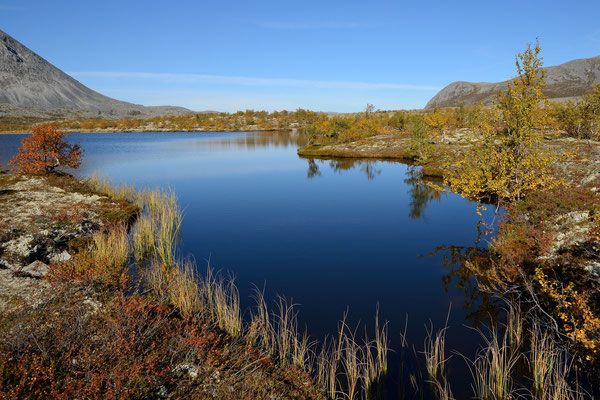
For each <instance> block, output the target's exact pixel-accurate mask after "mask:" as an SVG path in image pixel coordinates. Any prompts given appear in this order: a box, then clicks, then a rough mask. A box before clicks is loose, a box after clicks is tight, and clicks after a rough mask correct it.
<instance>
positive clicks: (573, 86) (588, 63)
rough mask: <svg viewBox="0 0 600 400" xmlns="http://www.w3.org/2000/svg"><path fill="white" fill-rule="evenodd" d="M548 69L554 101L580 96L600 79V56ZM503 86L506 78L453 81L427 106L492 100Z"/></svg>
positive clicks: (548, 91)
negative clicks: (501, 79) (502, 79)
mask: <svg viewBox="0 0 600 400" xmlns="http://www.w3.org/2000/svg"><path fill="white" fill-rule="evenodd" d="M544 69H545V70H546V71H547V72H548V74H547V76H546V88H545V89H544V94H545V95H546V96H548V98H549V99H550V100H552V101H564V100H570V99H576V98H578V97H580V96H581V95H583V94H584V93H585V92H587V91H588V90H590V89H591V88H592V86H593V85H594V84H595V83H600V56H596V57H592V58H582V59H579V60H573V61H569V62H566V63H564V64H561V65H556V66H553V67H547V68H544ZM499 90H506V81H504V82H498V83H487V82H477V83H472V82H453V83H451V84H449V85H448V86H446V87H445V88H443V89H442V90H440V91H439V92H438V94H436V95H435V96H434V97H433V98H432V99H431V100H429V102H428V103H427V105H426V106H425V108H435V107H458V106H460V104H461V103H463V104H465V105H471V104H476V103H483V104H492V102H493V101H494V96H495V93H496V92H497V91H499Z"/></svg>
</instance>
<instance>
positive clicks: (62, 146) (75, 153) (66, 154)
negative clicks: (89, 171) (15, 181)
mask: <svg viewBox="0 0 600 400" xmlns="http://www.w3.org/2000/svg"><path fill="white" fill-rule="evenodd" d="M31 133H32V134H31V136H29V137H26V138H24V139H23V140H22V142H21V145H22V147H21V148H19V153H18V154H17V155H16V156H15V157H13V159H12V160H10V161H9V164H10V165H14V166H16V167H17V168H18V169H19V171H20V172H22V173H26V174H42V173H50V172H53V171H54V170H55V169H56V168H57V167H59V166H66V167H71V168H78V167H79V164H80V163H81V153H82V149H81V147H80V146H79V145H78V144H76V145H71V144H69V143H67V142H65V141H64V139H65V136H66V135H65V134H64V133H62V132H60V131H59V130H58V127H57V126H56V125H52V124H44V125H38V126H36V127H34V128H33V129H32V130H31Z"/></svg>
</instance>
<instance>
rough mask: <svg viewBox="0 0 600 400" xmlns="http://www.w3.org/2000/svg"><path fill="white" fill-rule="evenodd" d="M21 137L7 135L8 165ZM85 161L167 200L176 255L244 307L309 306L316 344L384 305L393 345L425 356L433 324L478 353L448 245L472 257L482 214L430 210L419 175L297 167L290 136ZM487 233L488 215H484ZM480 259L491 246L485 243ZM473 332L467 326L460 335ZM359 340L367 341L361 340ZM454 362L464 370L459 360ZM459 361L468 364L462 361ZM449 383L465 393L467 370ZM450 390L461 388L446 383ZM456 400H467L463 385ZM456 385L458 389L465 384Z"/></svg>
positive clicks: (309, 164)
mask: <svg viewBox="0 0 600 400" xmlns="http://www.w3.org/2000/svg"><path fill="white" fill-rule="evenodd" d="M22 137H23V135H0V164H4V165H6V161H7V160H8V159H9V158H10V157H11V156H12V155H13V154H14V153H15V152H16V149H17V147H18V145H19V142H20V139H21V138H22ZM68 140H69V141H71V142H79V143H81V145H82V147H83V148H84V150H85V153H84V161H83V164H82V166H81V168H80V169H79V170H78V171H77V172H76V173H77V174H80V175H89V174H91V173H92V172H94V171H98V172H99V173H101V174H102V175H106V176H108V177H110V178H111V179H112V181H113V182H116V183H121V182H124V183H128V184H135V185H137V186H138V187H148V186H150V187H154V186H161V187H171V188H173V189H174V190H175V192H176V193H177V196H178V197H179V200H180V203H181V206H182V208H183V210H184V219H183V225H182V229H181V231H182V243H181V246H180V252H181V256H183V257H194V258H195V260H196V262H197V264H198V266H199V267H198V268H199V269H200V271H201V272H202V271H204V269H205V266H206V261H205V260H208V259H210V262H211V265H212V266H213V267H215V268H217V269H222V270H224V271H228V272H231V273H233V274H234V275H235V276H236V283H237V286H238V287H239V290H240V295H241V298H242V302H243V305H245V306H250V305H252V301H251V300H250V299H249V295H250V294H251V290H252V287H253V286H252V285H257V286H259V287H261V288H262V287H265V288H266V290H265V292H266V296H267V298H271V299H272V298H274V297H275V295H276V294H281V295H284V296H286V297H287V298H291V299H293V301H294V302H295V303H297V304H299V305H300V321H301V324H302V326H304V325H306V327H307V329H308V332H309V333H310V334H311V335H312V337H317V338H320V337H323V336H324V335H326V334H332V333H334V332H335V330H336V327H337V321H338V320H339V318H341V316H342V314H343V312H344V310H346V308H349V310H350V319H351V321H352V323H353V324H356V323H358V322H359V321H361V322H366V323H367V324H368V325H369V326H371V327H372V325H373V324H372V322H373V316H374V313H375V309H376V305H377V304H379V308H380V316H381V318H382V319H384V320H389V321H390V325H389V333H390V338H391V340H392V341H393V344H394V345H395V346H397V345H398V342H399V332H400V331H402V330H403V329H404V326H405V321H406V318H407V316H408V339H409V341H410V342H412V343H413V344H414V345H415V346H416V347H417V349H421V348H422V345H423V338H424V336H425V325H426V324H429V323H430V321H431V322H432V323H433V325H434V326H435V327H442V326H443V325H444V323H445V321H446V317H447V313H448V310H449V309H451V311H450V317H449V326H450V329H449V331H448V337H447V346H448V348H449V349H455V350H458V351H462V352H464V353H465V354H468V355H470V354H472V353H473V350H474V347H476V346H475V343H476V342H478V341H479V340H478V335H477V334H476V333H475V332H473V331H472V330H471V329H468V328H467V327H472V326H475V325H476V324H477V321H478V317H479V316H480V315H483V314H485V313H486V310H485V309H481V302H482V300H481V296H480V295H479V294H478V293H477V292H476V291H474V290H473V287H474V282H473V281H472V280H470V279H466V280H465V279H463V280H460V279H459V278H458V277H453V275H452V272H453V271H455V272H456V271H457V270H456V268H458V266H455V267H449V266H446V265H444V260H443V256H444V255H447V254H448V252H444V251H441V252H438V253H437V254H434V255H432V253H433V252H434V251H435V249H436V248H438V247H441V246H458V247H471V246H476V245H477V244H476V241H477V230H476V224H477V222H478V220H479V217H478V216H477V214H476V213H475V209H476V204H475V203H472V202H469V201H467V200H465V199H463V198H461V197H460V196H459V195H456V194H442V195H441V196H437V198H435V197H436V196H433V197H434V198H431V197H432V196H431V193H430V191H428V190H426V188H425V187H423V186H419V185H418V184H417V181H418V180H417V179H414V172H415V171H418V170H416V169H415V168H412V167H409V166H407V165H405V164H401V163H397V162H383V161H381V162H380V161H370V162H360V161H356V160H341V161H325V160H308V159H303V158H300V157H299V156H298V155H297V153H296V150H297V148H298V146H299V145H300V144H302V138H301V137H292V136H290V135H288V134H285V133H239V132H231V133H188V132H185V133H183V132H182V133H172V132H169V133H102V134H69V135H68ZM486 218H487V220H491V219H492V218H491V214H490V212H488V213H487V215H486ZM479 246H484V247H485V246H486V243H485V241H481V242H480V243H479ZM464 325H466V326H467V327H465V326H464ZM361 329H362V328H361ZM455 358H457V357H455ZM458 358H459V357H458ZM453 363H454V364H456V367H455V368H454V371H455V372H452V371H451V375H454V378H455V379H457V380H459V381H460V380H463V378H466V377H465V376H464V374H465V369H464V366H462V365H461V364H464V363H463V362H462V360H453ZM451 379H452V376H451ZM463 382H464V383H465V384H464V385H463V386H464V387H463V388H460V387H456V385H454V387H453V389H454V391H455V395H458V394H459V393H461V392H462V393H464V394H465V395H466V396H468V397H470V396H469V394H470V389H469V387H468V384H466V381H463ZM459 386H460V384H459Z"/></svg>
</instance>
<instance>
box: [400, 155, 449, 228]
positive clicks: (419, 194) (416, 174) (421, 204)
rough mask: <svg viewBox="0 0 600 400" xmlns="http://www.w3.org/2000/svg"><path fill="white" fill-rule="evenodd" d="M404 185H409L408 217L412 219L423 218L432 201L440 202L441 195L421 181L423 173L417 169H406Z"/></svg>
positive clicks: (438, 191)
mask: <svg viewBox="0 0 600 400" xmlns="http://www.w3.org/2000/svg"><path fill="white" fill-rule="evenodd" d="M404 183H406V184H407V185H409V187H410V189H408V193H409V194H410V203H409V206H410V212H409V214H408V216H409V217H410V218H412V219H419V218H425V214H424V212H425V209H426V208H427V206H428V205H429V203H430V202H431V201H432V200H436V201H437V202H439V201H440V199H441V197H442V193H443V192H441V191H440V190H438V189H437V188H435V187H433V186H431V185H429V184H428V182H427V181H426V180H425V179H423V172H422V170H421V168H419V167H414V166H411V167H408V169H407V170H406V179H405V180H404Z"/></svg>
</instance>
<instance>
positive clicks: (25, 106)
mask: <svg viewBox="0 0 600 400" xmlns="http://www.w3.org/2000/svg"><path fill="white" fill-rule="evenodd" d="M0 106H2V107H0V113H1V114H7V113H13V114H36V113H38V114H40V113H41V114H75V115H82V116H101V117H115V118H117V117H131V116H140V117H152V116H163V115H183V114H187V113H190V112H192V111H191V110H188V109H187V108H183V107H175V106H151V107H147V106H143V105H140V104H133V103H128V102H125V101H121V100H116V99H113V98H111V97H108V96H104V95H103V94H101V93H99V92H96V91H94V90H92V89H90V88H88V87H87V86H85V85H83V84H82V83H81V82H79V81H77V80H76V79H75V78H73V77H71V76H70V75H68V74H66V73H65V72H63V71H62V70H60V69H59V68H57V67H56V66H54V65H52V64H51V63H50V62H48V61H47V60H45V59H44V58H42V57H41V56H39V55H38V54H36V53H35V52H33V51H32V50H30V49H29V48H28V47H26V46H25V45H23V44H22V43H20V42H19V41H17V40H16V39H14V38H13V37H12V36H10V35H8V34H7V33H5V32H3V31H2V30H0Z"/></svg>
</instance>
